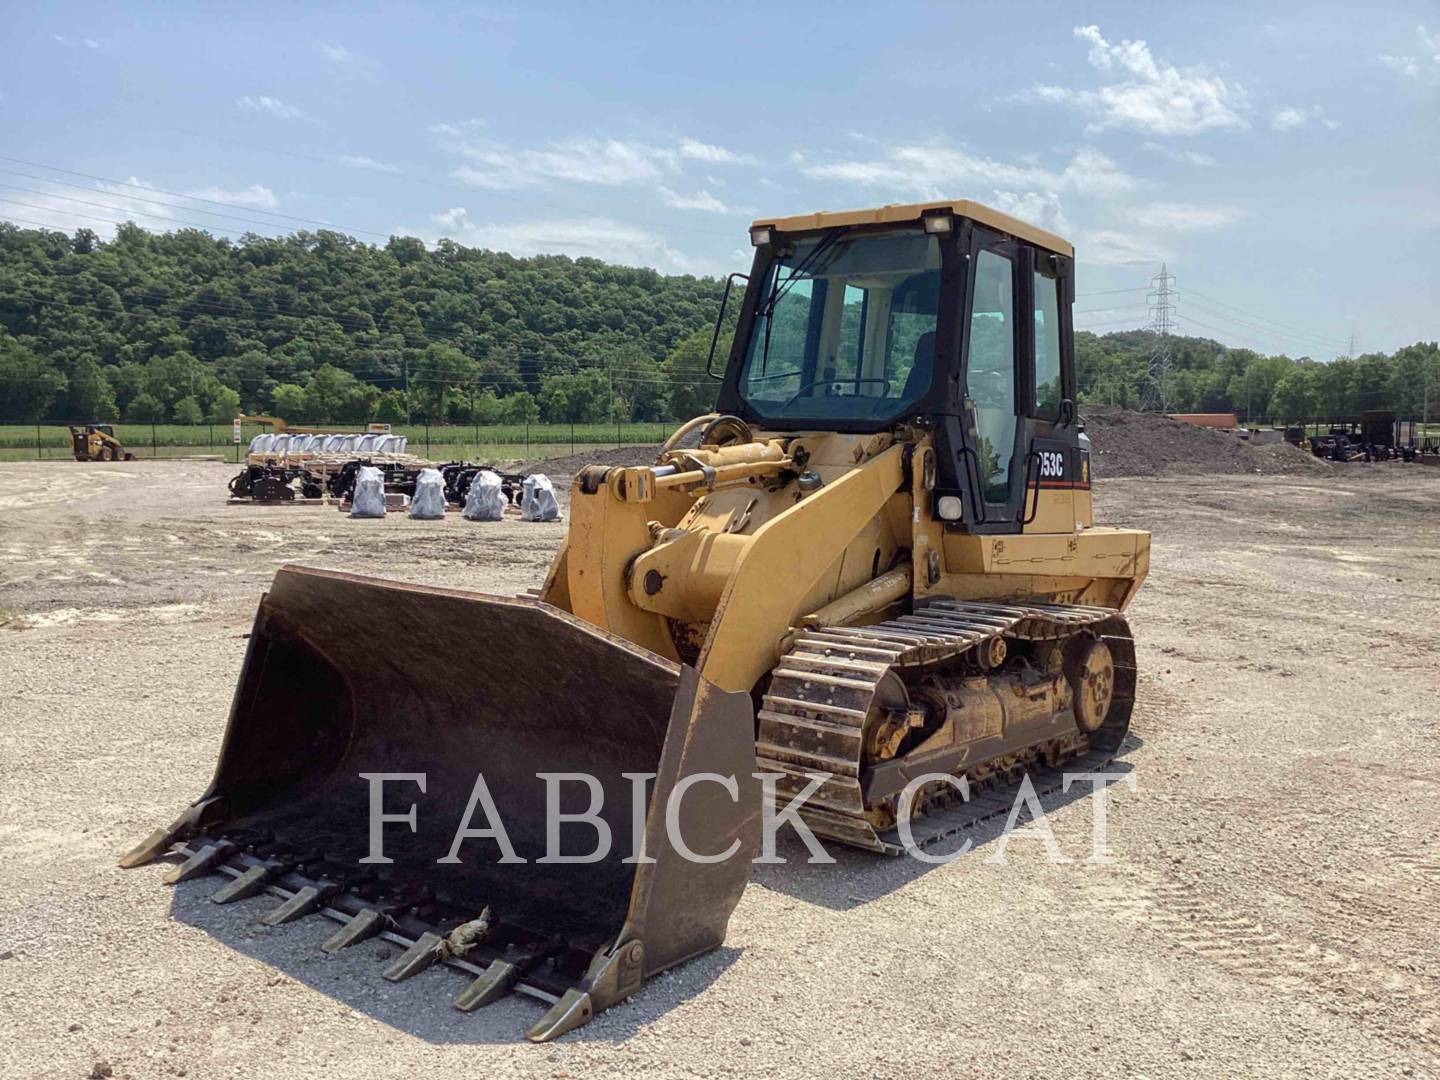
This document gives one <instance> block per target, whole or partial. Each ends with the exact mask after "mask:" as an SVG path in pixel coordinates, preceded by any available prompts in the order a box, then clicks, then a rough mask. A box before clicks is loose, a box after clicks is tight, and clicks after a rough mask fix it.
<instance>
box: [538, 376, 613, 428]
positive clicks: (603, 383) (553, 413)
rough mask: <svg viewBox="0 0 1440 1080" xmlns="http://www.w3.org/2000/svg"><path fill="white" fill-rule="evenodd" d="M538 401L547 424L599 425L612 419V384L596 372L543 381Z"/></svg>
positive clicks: (555, 377)
mask: <svg viewBox="0 0 1440 1080" xmlns="http://www.w3.org/2000/svg"><path fill="white" fill-rule="evenodd" d="M536 400H537V401H538V403H539V406H540V415H541V416H542V417H544V419H545V420H546V421H547V422H548V423H552V424H553V423H564V422H571V423H577V424H594V423H599V422H601V421H603V420H606V419H608V418H609V416H610V405H611V397H610V380H609V378H608V377H607V376H606V374H605V372H603V371H597V370H594V369H593V368H592V369H591V370H589V371H577V372H573V373H571V374H568V375H550V376H547V377H546V378H544V379H542V380H541V382H540V393H539V395H538V396H537V399H536Z"/></svg>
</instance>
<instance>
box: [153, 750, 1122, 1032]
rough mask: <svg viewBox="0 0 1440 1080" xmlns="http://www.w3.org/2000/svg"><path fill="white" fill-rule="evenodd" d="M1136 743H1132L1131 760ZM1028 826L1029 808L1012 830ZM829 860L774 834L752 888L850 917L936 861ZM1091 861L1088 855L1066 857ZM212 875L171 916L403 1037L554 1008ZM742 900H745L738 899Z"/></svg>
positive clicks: (990, 839)
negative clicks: (403, 976) (414, 963)
mask: <svg viewBox="0 0 1440 1080" xmlns="http://www.w3.org/2000/svg"><path fill="white" fill-rule="evenodd" d="M1138 746H1140V740H1139V739H1138V738H1136V737H1135V736H1133V735H1132V736H1130V737H1129V738H1128V739H1127V740H1126V743H1125V747H1124V751H1123V752H1129V751H1131V750H1134V749H1135V748H1137V747H1138ZM1132 769H1133V766H1132V765H1131V764H1130V763H1129V762H1128V761H1126V760H1124V759H1123V758H1122V759H1119V760H1116V761H1114V762H1112V763H1111V764H1110V765H1109V766H1108V767H1107V769H1106V772H1107V773H1108V774H1111V776H1112V778H1111V779H1109V780H1106V781H1105V783H1104V786H1109V784H1110V783H1114V782H1115V780H1114V778H1113V777H1116V776H1123V775H1126V774H1129V773H1130V772H1131V771H1132ZM1092 791H1093V787H1092V785H1091V783H1090V781H1089V780H1080V781H1077V782H1075V783H1072V786H1071V788H1070V790H1069V791H1065V792H1062V791H1059V790H1056V791H1052V792H1049V793H1047V794H1043V795H1040V796H1038V798H1039V802H1040V805H1041V807H1042V808H1043V810H1044V811H1045V812H1046V813H1047V814H1048V813H1051V812H1054V811H1056V810H1059V809H1061V808H1063V807H1066V806H1069V805H1070V804H1072V803H1075V802H1077V801H1080V800H1084V799H1088V798H1090V797H1092ZM1007 820H1008V816H1007V815H1003V814H1002V815H999V816H996V817H994V818H990V819H988V820H986V821H983V822H981V823H979V824H978V825H976V826H974V827H972V828H970V829H968V830H966V831H965V832H964V833H962V834H960V835H959V836H957V837H954V838H951V839H949V840H946V841H942V842H941V843H939V844H938V845H936V847H935V848H933V849H927V853H929V854H934V855H945V854H947V853H950V852H954V851H955V850H956V848H957V847H958V846H959V845H961V844H963V843H964V841H965V840H967V839H968V840H969V841H970V843H971V846H970V849H969V850H968V851H967V852H965V853H963V854H961V855H959V856H958V857H959V858H960V859H962V860H963V859H983V858H985V857H986V855H987V853H988V852H989V851H991V850H993V849H994V846H995V844H996V842H997V841H998V839H999V838H1000V837H1001V835H1003V833H1004V830H1005V827H1006V823H1007ZM1029 821H1030V814H1029V813H1028V811H1026V810H1025V809H1024V806H1023V804H1022V806H1021V810H1020V812H1019V813H1018V815H1017V817H1016V826H1017V827H1020V826H1023V825H1025V824H1026V823H1028V822H1029ZM827 851H828V852H829V854H830V855H831V857H832V858H833V859H834V862H831V863H809V862H807V861H806V860H807V858H808V856H809V851H808V850H807V848H806V847H805V845H804V843H803V842H802V841H801V840H800V839H799V837H798V836H796V835H795V833H794V832H793V831H791V830H789V829H785V830H783V831H782V832H781V834H780V836H779V843H778V845H777V854H778V855H779V856H780V857H781V858H783V859H784V860H785V861H784V862H783V863H770V864H757V865H756V866H755V867H754V869H753V872H752V881H753V882H754V883H755V884H756V885H758V886H760V887H761V888H764V889H769V890H772V891H774V892H778V893H783V894H784V895H786V896H789V897H792V898H794V899H797V900H801V901H804V902H806V903H811V904H817V905H820V906H822V907H825V908H829V909H831V910H834V911H848V910H851V909H853V908H856V907H859V906H861V905H863V904H866V903H869V902H871V901H874V900H878V899H880V898H882V897H884V896H886V895H888V894H889V893H891V892H894V891H895V890H896V889H899V888H901V887H902V886H904V885H907V884H909V883H910V882H912V881H914V880H916V879H917V878H919V877H921V876H923V875H924V874H926V873H928V872H929V871H931V870H933V869H934V868H935V866H937V865H939V864H938V863H929V862H924V861H922V860H920V859H917V858H914V857H911V856H909V855H902V856H900V857H890V856H884V855H877V854H873V853H871V852H865V851H857V850H854V849H852V848H846V847H844V846H842V845H840V844H831V845H829V846H828V847H827ZM1070 854H1072V855H1073V856H1074V857H1076V858H1084V857H1086V855H1088V852H1071V853H1070ZM227 880H229V879H228V878H225V877H223V876H220V875H210V876H207V877H204V878H199V879H196V880H194V881H189V882H185V883H183V884H181V885H179V886H176V887H175V891H174V895H173V897H172V900H171V910H170V914H171V917H172V918H174V919H175V920H176V921H177V922H182V923H185V924H186V925H188V926H193V927H195V928H196V929H199V930H202V931H204V932H205V933H206V934H208V935H210V936H211V937H213V938H215V939H216V940H217V941H219V942H221V943H223V944H225V945H227V946H229V947H230V948H232V949H235V950H236V951H238V952H240V953H243V954H244V955H246V956H249V957H251V958H253V959H255V960H258V961H260V962H261V963H263V964H267V965H269V966H271V967H273V968H275V969H276V971H278V972H279V973H280V974H281V976H283V977H286V978H290V979H293V980H295V981H296V982H298V983H302V984H304V985H305V986H308V987H310V988H311V989H313V990H317V991H319V992H320V993H322V994H325V995H327V996H329V997H330V998H332V999H333V1001H334V1003H335V1007H336V1008H337V1009H338V1010H339V1011H340V1012H342V1013H346V1012H349V1011H354V1012H356V1013H362V1014H364V1015H366V1016H369V1017H370V1018H372V1019H374V1020H378V1021H380V1022H381V1023H383V1024H387V1025H389V1026H390V1027H392V1028H395V1029H396V1030H397V1031H401V1032H403V1033H405V1034H408V1035H412V1036H414V1037H415V1038H418V1039H423V1040H425V1041H426V1042H430V1043H434V1044H451V1043H454V1044H474V1045H478V1044H487V1043H515V1042H519V1041H521V1040H522V1039H523V1038H524V1033H525V1031H526V1030H527V1029H528V1028H529V1027H530V1026H531V1025H532V1024H534V1023H535V1022H536V1021H537V1020H538V1019H539V1018H540V1016H541V1015H542V1014H543V1012H544V1010H545V1009H546V1008H547V1007H548V1006H547V1005H546V1004H545V1003H544V1002H542V1001H540V1000H538V999H535V998H532V997H529V996H528V995H524V994H511V995H509V996H508V997H505V998H503V999H501V1000H500V1001H498V1002H496V1003H495V1004H493V1005H490V1006H488V1007H486V1008H483V1009H481V1010H479V1011H477V1012H474V1013H462V1012H460V1011H458V1010H457V1009H455V1008H454V1006H453V1001H454V999H455V997H456V995H458V994H459V993H460V991H461V990H463V989H464V988H465V986H466V984H467V983H468V981H469V979H470V976H469V975H468V974H467V973H466V972H463V971H459V970H457V969H454V968H449V967H444V966H436V967H433V968H430V969H429V970H428V971H425V972H422V973H421V974H419V975H417V976H416V977H414V978H412V979H409V980H407V981H405V982H402V983H391V982H387V981H385V980H384V979H383V978H381V972H382V971H383V970H384V968H385V967H386V966H387V965H388V964H389V962H390V961H392V960H393V959H395V958H396V957H397V956H399V955H400V953H401V952H402V951H403V950H402V948H401V946H399V945H396V944H393V943H391V942H387V941H383V940H379V939H372V940H370V941H366V942H362V943H361V944H358V945H355V946H352V947H351V948H349V949H345V950H343V951H342V952H340V953H337V954H333V955H332V954H329V953H326V952H324V951H322V950H321V948H320V946H321V944H322V943H323V942H324V941H325V940H326V939H327V938H328V937H330V935H331V934H333V933H334V932H335V929H336V925H337V924H336V923H334V922H333V921H332V920H330V919H328V918H326V917H324V916H318V915H317V916H310V917H309V918H304V919H300V920H298V921H297V922H293V923H289V924H287V925H284V926H278V927H269V926H266V925H265V924H264V923H263V922H262V921H261V920H262V918H263V917H264V916H265V915H266V914H267V913H268V912H269V911H270V910H271V909H273V908H274V907H276V906H277V905H278V904H279V903H280V900H279V899H278V898H276V897H274V896H269V895H262V896H258V897H255V898H253V899H250V900H242V901H239V902H236V903H230V904H215V903H212V902H211V900H210V897H211V895H212V894H213V893H214V892H215V891H216V889H218V888H219V887H220V886H221V885H222V884H223V883H224V882H225V881H227ZM742 902H743V901H742ZM739 955H740V953H739V950H737V949H733V948H729V947H721V948H719V949H717V950H715V951H714V952H712V953H709V954H707V955H705V956H703V957H700V958H699V959H697V960H693V961H691V962H689V963H686V964H682V965H681V966H680V967H678V968H676V969H673V970H672V971H669V972H665V973H663V974H661V975H660V976H658V977H657V978H656V979H653V980H651V981H650V982H648V983H646V985H645V987H644V989H643V990H642V991H641V992H640V993H639V994H638V995H636V996H635V997H634V998H632V999H631V1000H630V1001H628V1002H625V1003H622V1004H621V1005H619V1006H617V1007H614V1008H612V1009H609V1010H607V1011H605V1012H603V1013H601V1014H599V1015H598V1016H597V1017H596V1018H595V1020H593V1021H592V1022H591V1023H590V1024H588V1025H587V1026H585V1027H582V1028H580V1029H579V1030H578V1031H575V1032H572V1033H571V1034H569V1035H567V1036H565V1038H567V1039H572V1040H580V1041H590V1042H622V1041H624V1040H626V1039H628V1038H629V1037H630V1036H631V1035H633V1034H634V1033H635V1032H636V1031H637V1030H639V1029H640V1028H642V1027H644V1026H645V1025H647V1024H649V1023H651V1022H653V1021H654V1020H656V1019H657V1018H658V1017H660V1016H662V1015H664V1014H665V1013H666V1012H668V1011H669V1010H671V1009H673V1008H676V1007H678V1006H680V1005H682V1004H684V1003H685V1002H687V1001H689V1000H690V999H691V998H693V997H695V996H696V995H698V994H700V993H702V992H703V991H705V990H706V989H707V988H708V987H709V986H710V984H711V983H713V982H715V980H716V979H718V978H719V977H720V976H721V975H722V974H724V972H725V971H726V969H727V968H729V966H730V965H731V964H732V963H734V962H735V960H736V959H737V958H738V956H739Z"/></svg>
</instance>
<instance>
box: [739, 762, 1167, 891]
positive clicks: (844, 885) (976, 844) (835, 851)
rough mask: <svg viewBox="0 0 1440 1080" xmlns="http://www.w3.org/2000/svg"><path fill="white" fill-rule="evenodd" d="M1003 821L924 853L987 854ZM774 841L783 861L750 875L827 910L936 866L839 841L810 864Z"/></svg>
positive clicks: (1127, 769)
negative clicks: (825, 855)
mask: <svg viewBox="0 0 1440 1080" xmlns="http://www.w3.org/2000/svg"><path fill="white" fill-rule="evenodd" d="M1141 745H1142V741H1141V740H1140V739H1139V738H1138V737H1137V736H1135V735H1133V734H1132V735H1129V736H1127V737H1126V739H1125V743H1124V745H1123V746H1122V748H1121V751H1120V752H1121V754H1129V753H1130V752H1132V751H1133V750H1136V749H1138V748H1139V747H1140V746H1141ZM1104 771H1105V775H1106V776H1107V777H1109V778H1108V779H1105V780H1103V781H1102V784H1101V786H1102V788H1108V787H1109V786H1110V785H1111V784H1113V783H1115V782H1116V778H1118V777H1121V776H1127V775H1129V774H1131V773H1132V772H1133V771H1134V766H1133V765H1132V764H1131V763H1130V762H1129V761H1127V760H1126V759H1125V758H1124V757H1120V758H1117V759H1116V760H1115V761H1112V762H1111V763H1110V764H1109V765H1107V766H1106V767H1105V770H1104ZM1082 775H1083V774H1082ZM1094 790H1095V789H1094V787H1093V786H1092V783H1091V781H1090V780H1089V779H1088V778H1084V779H1080V778H1077V779H1076V780H1075V781H1073V782H1072V783H1071V786H1070V790H1069V791H1060V790H1058V789H1057V790H1054V791H1051V792H1048V793H1046V794H1043V795H1039V796H1038V798H1039V802H1040V806H1041V808H1042V809H1043V810H1044V811H1045V813H1046V814H1050V813H1053V812H1054V811H1056V810H1059V809H1061V808H1063V807H1066V806H1069V805H1070V804H1071V803H1075V802H1081V801H1084V800H1087V799H1090V798H1092V797H1093V796H1092V793H1093V792H1094ZM1106 797H1108V796H1106ZM1008 820H1009V815H1006V814H1000V815H997V816H996V817H992V818H988V819H986V820H985V821H982V822H979V823H978V824H976V825H974V826H972V827H970V828H968V829H966V830H964V831H963V832H961V833H959V834H957V835H956V836H954V837H950V838H947V839H945V840H941V841H938V842H937V843H936V844H935V845H934V846H933V847H927V848H925V849H923V850H924V852H925V854H927V855H931V856H936V857H943V856H947V855H953V856H954V858H957V859H959V860H962V861H963V860H965V859H984V858H987V857H989V855H990V854H991V852H992V851H994V850H996V847H997V843H996V842H997V841H998V840H999V839H1000V837H1001V836H1002V835H1003V834H1004V832H1005V827H1006V823H1007V821H1008ZM1030 820H1031V815H1030V813H1029V811H1028V809H1026V807H1025V806H1024V804H1023V803H1021V806H1020V809H1019V812H1018V814H1017V815H1016V819H1015V826H1014V827H1015V828H1017V829H1019V828H1023V827H1024V826H1025V825H1026V824H1028V823H1029V822H1030ZM777 840H778V842H777V844H776V854H777V855H778V856H779V857H781V858H782V859H784V860H785V861H784V862H783V863H770V864H765V863H760V864H757V865H756V866H755V869H754V872H753V874H752V876H751V880H752V881H753V882H754V883H755V884H757V885H759V886H760V887H761V888H764V889H769V890H771V891H772V892H777V893H782V894H784V895H785V896H788V897H791V898H792V899H795V900H802V901H804V902H805V903H808V904H818V905H819V906H821V907H825V908H829V909H830V910H832V911H848V910H850V909H852V908H856V907H859V906H861V905H862V904H867V903H869V902H871V901H872V900H879V899H880V898H881V897H884V896H887V895H889V894H890V893H892V892H894V891H895V890H896V889H899V888H902V887H904V886H905V885H908V884H910V883H911V882H912V881H915V880H916V879H917V878H920V877H923V876H924V875H925V874H927V873H929V872H930V871H931V870H933V869H935V867H936V866H938V865H941V864H940V863H934V862H925V861H923V860H921V859H918V858H915V857H913V856H911V855H908V854H906V855H900V856H888V855H877V854H874V853H872V852H868V851H860V850H857V849H855V848H848V847H845V846H843V845H841V844H838V843H831V844H828V845H827V846H826V851H827V852H828V853H829V855H830V856H831V858H833V859H834V860H835V861H834V862H833V863H810V862H807V861H806V860H807V859H808V858H809V856H810V853H809V851H808V850H807V848H806V846H805V844H804V843H803V841H801V840H800V838H799V837H798V836H796V835H795V833H794V832H793V831H792V830H790V829H785V830H784V831H783V832H781V833H780V834H779V835H778V837H777ZM967 840H968V841H969V842H970V847H969V849H968V850H964V851H961V850H960V849H961V847H962V845H964V844H965V842H966V841H967ZM1036 842H1037V841H1028V842H1027V843H1029V844H1034V843H1036ZM1066 854H1067V855H1070V856H1071V857H1073V858H1075V859H1077V860H1079V859H1084V858H1087V857H1088V856H1089V854H1090V852H1089V851H1088V850H1086V851H1067V852H1066Z"/></svg>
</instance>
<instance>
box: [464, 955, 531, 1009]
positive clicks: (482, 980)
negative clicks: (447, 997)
mask: <svg viewBox="0 0 1440 1080" xmlns="http://www.w3.org/2000/svg"><path fill="white" fill-rule="evenodd" d="M520 974H521V972H520V968H519V967H518V966H517V965H515V964H512V963H510V962H509V961H508V960H496V961H494V962H493V963H492V964H491V965H490V966H489V967H488V968H486V969H485V973H484V974H483V975H480V976H478V977H477V978H476V979H475V981H474V982H472V983H471V984H470V985H469V986H467V987H466V988H465V989H464V990H462V991H460V996H459V997H457V998H456V999H455V1008H457V1009H459V1010H460V1011H461V1012H474V1011H475V1010H476V1009H479V1008H482V1007H484V1006H486V1005H489V1004H491V1003H492V1002H495V1001H499V1000H500V999H501V998H502V997H504V996H505V995H506V994H508V993H509V992H510V988H511V987H513V986H514V985H515V984H516V983H517V982H519V981H520Z"/></svg>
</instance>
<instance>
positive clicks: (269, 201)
mask: <svg viewBox="0 0 1440 1080" xmlns="http://www.w3.org/2000/svg"><path fill="white" fill-rule="evenodd" d="M186 194H188V195H193V196H194V197H195V198H197V199H209V200H210V201H211V202H223V203H230V204H231V205H233V206H253V207H255V208H256V209H259V210H273V209H274V208H275V207H277V206H279V205H280V200H279V199H277V198H276V197H275V192H273V191H271V190H270V189H269V188H268V187H265V186H264V185H263V184H251V185H250V186H249V187H247V188H240V189H239V190H237V191H227V190H225V189H224V188H218V187H208V188H200V189H199V190H197V191H190V192H186Z"/></svg>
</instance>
